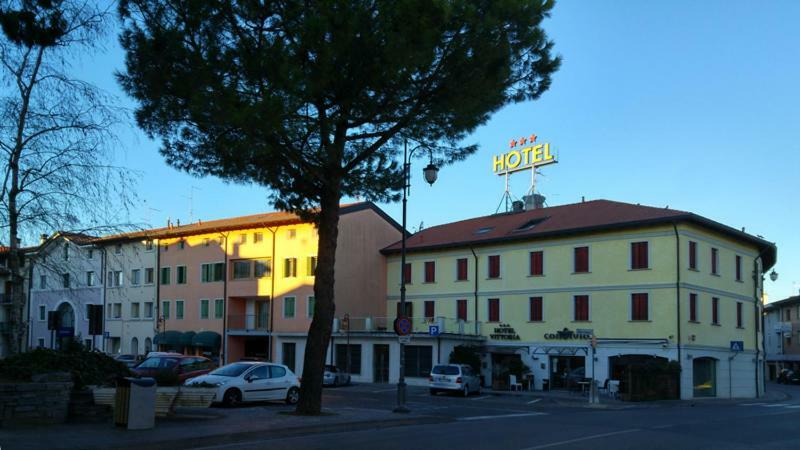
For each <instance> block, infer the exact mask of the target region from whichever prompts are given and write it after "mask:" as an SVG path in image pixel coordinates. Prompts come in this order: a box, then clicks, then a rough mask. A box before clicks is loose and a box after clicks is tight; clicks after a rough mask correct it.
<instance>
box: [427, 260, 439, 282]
mask: <svg viewBox="0 0 800 450" xmlns="http://www.w3.org/2000/svg"><path fill="white" fill-rule="evenodd" d="M425 282H426V283H435V282H436V261H425Z"/></svg>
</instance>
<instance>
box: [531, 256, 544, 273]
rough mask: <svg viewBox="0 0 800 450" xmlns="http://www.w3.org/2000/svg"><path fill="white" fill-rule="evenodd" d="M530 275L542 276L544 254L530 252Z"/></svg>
mask: <svg viewBox="0 0 800 450" xmlns="http://www.w3.org/2000/svg"><path fill="white" fill-rule="evenodd" d="M530 274H531V276H540V275H544V252H542V251H538V252H531V262H530Z"/></svg>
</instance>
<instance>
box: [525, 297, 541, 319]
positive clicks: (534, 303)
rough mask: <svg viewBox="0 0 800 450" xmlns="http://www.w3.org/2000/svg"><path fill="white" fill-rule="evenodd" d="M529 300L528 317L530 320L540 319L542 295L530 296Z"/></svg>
mask: <svg viewBox="0 0 800 450" xmlns="http://www.w3.org/2000/svg"><path fill="white" fill-rule="evenodd" d="M528 301H529V302H530V317H529V320H530V321H531V322H541V321H542V297H531V298H530V299H529V300H528Z"/></svg>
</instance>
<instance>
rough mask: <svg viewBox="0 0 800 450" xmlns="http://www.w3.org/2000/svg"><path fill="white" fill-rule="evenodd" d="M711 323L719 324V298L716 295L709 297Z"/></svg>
mask: <svg viewBox="0 0 800 450" xmlns="http://www.w3.org/2000/svg"><path fill="white" fill-rule="evenodd" d="M711 323H713V324H714V325H719V299H718V298H717V297H712V298H711Z"/></svg>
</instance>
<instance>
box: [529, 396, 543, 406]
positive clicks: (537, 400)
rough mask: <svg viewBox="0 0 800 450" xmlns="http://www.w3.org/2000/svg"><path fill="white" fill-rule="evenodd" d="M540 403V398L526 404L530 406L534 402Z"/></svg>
mask: <svg viewBox="0 0 800 450" xmlns="http://www.w3.org/2000/svg"><path fill="white" fill-rule="evenodd" d="M540 401H542V399H540V398H537V399H535V400H531V401H529V402H528V404H529V405H532V404H534V403H536V402H540Z"/></svg>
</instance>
